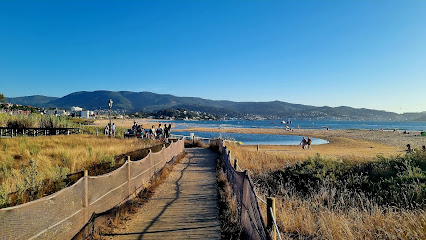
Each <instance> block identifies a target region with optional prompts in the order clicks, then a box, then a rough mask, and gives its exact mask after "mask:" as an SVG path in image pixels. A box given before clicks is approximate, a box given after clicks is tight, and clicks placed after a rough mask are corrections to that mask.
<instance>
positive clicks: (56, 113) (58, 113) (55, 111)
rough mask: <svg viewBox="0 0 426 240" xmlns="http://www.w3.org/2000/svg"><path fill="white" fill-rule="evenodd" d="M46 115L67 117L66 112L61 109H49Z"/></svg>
mask: <svg viewBox="0 0 426 240" xmlns="http://www.w3.org/2000/svg"><path fill="white" fill-rule="evenodd" d="M46 114H47V115H52V116H67V115H69V114H68V112H67V111H66V110H61V109H49V110H47V111H46Z"/></svg>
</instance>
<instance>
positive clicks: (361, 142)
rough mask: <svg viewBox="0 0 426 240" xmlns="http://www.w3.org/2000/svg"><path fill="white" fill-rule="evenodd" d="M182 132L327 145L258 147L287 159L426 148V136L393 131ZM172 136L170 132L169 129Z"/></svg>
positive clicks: (361, 157)
mask: <svg viewBox="0 0 426 240" xmlns="http://www.w3.org/2000/svg"><path fill="white" fill-rule="evenodd" d="M178 131H181V132H222V133H246V134H271V135H294V136H301V137H302V136H305V137H307V136H309V137H315V138H320V139H324V140H327V141H328V142H329V143H328V144H319V145H312V150H310V151H308V150H303V149H301V146H300V145H260V149H261V150H262V151H265V152H269V153H277V154H278V153H279V154H286V155H288V157H289V158H306V157H314V156H315V155H316V154H320V155H324V156H330V157H333V158H337V159H345V158H353V159H359V160H360V161H362V160H366V159H371V158H377V156H384V157H389V156H395V155H401V154H405V149H406V144H408V143H409V144H410V145H411V146H412V148H417V149H420V148H421V146H422V145H426V137H422V136H420V132H412V133H410V134H403V133H400V132H393V131H380V130H378V131H371V130H316V129H295V130H293V131H286V130H283V129H257V128H256V129H251V128H226V129H223V128H187V129H179V130H178ZM172 133H173V129H172ZM241 147H242V148H245V149H247V150H249V151H256V148H257V146H256V145H241Z"/></svg>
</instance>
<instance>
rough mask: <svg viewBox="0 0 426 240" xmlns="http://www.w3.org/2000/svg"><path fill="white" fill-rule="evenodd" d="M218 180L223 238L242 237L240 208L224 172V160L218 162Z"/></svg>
mask: <svg viewBox="0 0 426 240" xmlns="http://www.w3.org/2000/svg"><path fill="white" fill-rule="evenodd" d="M216 182H217V195H218V205H219V221H220V231H221V238H222V239H242V238H243V236H242V227H241V223H240V220H239V215H240V213H239V208H238V203H237V199H236V198H235V196H234V194H233V192H232V188H231V186H230V185H229V182H228V180H227V179H226V176H225V173H224V172H223V162H222V159H221V158H219V159H218V160H217V162H216Z"/></svg>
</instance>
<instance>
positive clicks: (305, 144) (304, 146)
mask: <svg viewBox="0 0 426 240" xmlns="http://www.w3.org/2000/svg"><path fill="white" fill-rule="evenodd" d="M300 145H302V149H303V150H305V149H308V150H311V145H312V139H311V138H310V137H308V140H306V138H305V137H303V139H302V141H301V142H300Z"/></svg>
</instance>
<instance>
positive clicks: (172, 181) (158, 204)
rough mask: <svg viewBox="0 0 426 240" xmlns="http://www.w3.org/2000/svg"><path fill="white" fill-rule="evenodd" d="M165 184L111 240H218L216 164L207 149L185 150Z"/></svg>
mask: <svg viewBox="0 0 426 240" xmlns="http://www.w3.org/2000/svg"><path fill="white" fill-rule="evenodd" d="M185 151H186V152H187V153H188V154H187V156H186V157H185V158H184V159H182V160H181V162H180V163H179V164H177V165H176V166H175V167H174V169H173V171H172V172H171V173H170V175H169V177H168V178H167V179H166V181H165V182H164V184H162V185H161V186H160V187H158V188H157V190H156V192H155V194H154V196H153V197H152V198H151V200H150V201H149V202H148V203H147V204H145V205H144V207H143V208H142V209H140V211H139V212H138V215H137V216H136V217H134V218H133V219H132V220H130V221H129V222H128V223H127V225H126V227H125V229H124V230H120V232H117V233H115V234H114V235H113V236H111V239H173V240H178V239H220V225H219V210H218V205H217V190H216V175H215V163H216V158H217V155H216V154H215V153H213V152H211V151H210V150H208V149H202V148H191V149H185Z"/></svg>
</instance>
